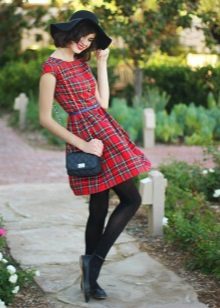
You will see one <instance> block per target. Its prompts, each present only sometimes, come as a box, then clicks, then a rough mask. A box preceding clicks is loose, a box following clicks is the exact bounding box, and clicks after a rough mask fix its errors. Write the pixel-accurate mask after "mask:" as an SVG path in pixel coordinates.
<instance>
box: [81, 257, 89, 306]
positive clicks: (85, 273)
mask: <svg viewBox="0 0 220 308" xmlns="http://www.w3.org/2000/svg"><path fill="white" fill-rule="evenodd" d="M90 258H91V256H90V255H85V256H81V257H80V267H81V270H82V280H81V288H82V290H83V293H84V298H85V302H86V303H88V301H89V300H90V282H89V271H90V268H89V262H90Z"/></svg>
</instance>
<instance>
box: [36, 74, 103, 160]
mask: <svg viewBox="0 0 220 308" xmlns="http://www.w3.org/2000/svg"><path fill="white" fill-rule="evenodd" d="M55 86H56V78H55V76H53V75H52V74H50V73H46V74H44V75H42V76H41V79H40V86H39V120H40V124H41V125H42V126H43V127H45V128H46V129H48V130H49V131H50V132H52V133H53V134H54V135H56V136H58V137H59V138H61V139H63V140H64V141H65V142H67V143H69V144H71V145H73V146H75V147H77V148H78V149H80V150H82V151H84V152H87V153H91V154H95V155H98V156H101V154H102V150H103V145H101V144H102V142H101V141H100V140H98V139H92V140H90V141H89V142H86V141H85V140H83V139H81V138H80V137H78V136H76V135H74V134H73V133H71V132H70V131H68V130H67V129H66V128H65V127H63V126H62V125H60V124H59V123H57V122H56V121H55V120H54V119H53V117H52V107H53V100H54V92H55ZM100 143H101V144H100Z"/></svg>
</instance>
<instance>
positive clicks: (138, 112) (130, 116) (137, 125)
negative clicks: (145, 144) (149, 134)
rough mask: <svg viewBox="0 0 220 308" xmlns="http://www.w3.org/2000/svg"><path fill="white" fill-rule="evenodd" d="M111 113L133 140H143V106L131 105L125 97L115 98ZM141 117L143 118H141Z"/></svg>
mask: <svg viewBox="0 0 220 308" xmlns="http://www.w3.org/2000/svg"><path fill="white" fill-rule="evenodd" d="M109 113H110V114H111V115H112V116H113V117H114V118H115V119H116V121H118V122H119V123H120V124H121V125H122V127H123V128H124V129H125V130H126V131H127V132H128V133H129V135H130V138H131V139H132V140H133V141H140V140H142V125H143V124H142V108H141V107H136V108H132V107H129V106H128V105H127V103H126V101H125V100H124V99H120V98H115V99H113V101H112V106H111V108H110V109H109ZM140 119H141V120H140Z"/></svg>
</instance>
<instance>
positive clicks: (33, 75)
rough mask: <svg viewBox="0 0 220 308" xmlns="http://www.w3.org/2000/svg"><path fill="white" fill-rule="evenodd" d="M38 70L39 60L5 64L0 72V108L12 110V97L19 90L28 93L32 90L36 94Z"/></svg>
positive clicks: (17, 93) (39, 66)
mask: <svg viewBox="0 0 220 308" xmlns="http://www.w3.org/2000/svg"><path fill="white" fill-rule="evenodd" d="M40 72H41V63H40V61H35V60H34V61H30V62H28V63H25V62H22V61H17V62H10V63H8V64H7V65H5V66H4V67H3V69H2V70H1V74H0V89H1V90H0V108H2V109H5V110H12V106H13V104H14V99H15V97H16V96H18V95H19V94H20V93H21V92H24V93H26V94H28V93H29V92H30V91H32V92H33V93H34V94H35V96H37V94H38V83H39V77H40Z"/></svg>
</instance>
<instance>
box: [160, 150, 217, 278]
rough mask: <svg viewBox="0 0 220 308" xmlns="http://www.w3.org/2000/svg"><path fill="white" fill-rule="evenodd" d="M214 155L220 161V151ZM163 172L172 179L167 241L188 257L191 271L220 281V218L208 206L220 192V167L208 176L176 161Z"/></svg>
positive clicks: (199, 170) (162, 167)
mask: <svg viewBox="0 0 220 308" xmlns="http://www.w3.org/2000/svg"><path fill="white" fill-rule="evenodd" d="M212 151H213V152H214V153H216V152H218V154H217V155H218V157H219V155H220V152H219V150H217V149H215V148H212ZM160 170H161V172H162V173H163V174H164V175H165V177H166V178H167V179H168V186H167V191H166V208H165V211H166V217H168V221H169V224H168V227H166V228H165V235H166V239H167V240H168V241H169V242H170V243H172V244H173V245H175V246H176V247H178V248H179V249H182V250H183V251H185V252H186V253H187V260H186V261H187V267H189V268H190V269H201V270H202V271H203V272H206V273H210V274H213V275H214V276H216V277H217V278H220V264H219V258H220V241H219V232H220V223H219V222H220V216H219V214H218V212H215V211H214V210H212V209H211V207H210V204H209V203H208V202H207V201H208V200H209V201H212V202H213V201H214V198H213V192H214V190H215V188H219V175H220V165H219V164H216V165H215V167H214V168H213V169H208V170H205V171H206V172H204V170H203V169H202V168H201V167H199V166H197V165H189V164H187V163H185V162H175V161H174V162H172V163H171V164H169V165H161V166H160ZM207 187H208V189H207ZM219 201H220V199H219ZM215 202H218V200H215ZM217 204H218V203H217ZM219 205H220V204H219Z"/></svg>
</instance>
